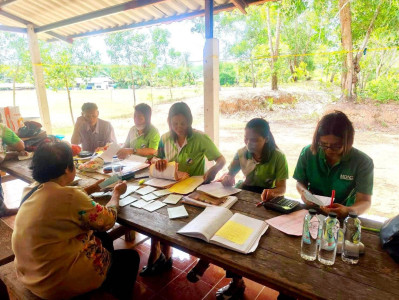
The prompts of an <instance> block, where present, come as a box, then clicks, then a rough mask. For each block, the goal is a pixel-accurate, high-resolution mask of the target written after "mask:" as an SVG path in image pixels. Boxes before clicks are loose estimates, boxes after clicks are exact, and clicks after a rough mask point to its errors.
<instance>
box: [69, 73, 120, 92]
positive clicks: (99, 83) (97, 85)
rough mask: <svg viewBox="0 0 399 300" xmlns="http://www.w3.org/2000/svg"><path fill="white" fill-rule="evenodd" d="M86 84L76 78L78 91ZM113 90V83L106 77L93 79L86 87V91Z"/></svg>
mask: <svg viewBox="0 0 399 300" xmlns="http://www.w3.org/2000/svg"><path fill="white" fill-rule="evenodd" d="M85 85H86V82H85V81H84V80H83V79H82V78H76V86H75V87H76V88H78V89H80V88H82V86H85ZM113 88H114V81H113V80H112V79H111V78H109V77H106V76H103V77H93V78H91V79H90V80H89V81H88V82H87V85H86V89H87V90H108V89H113Z"/></svg>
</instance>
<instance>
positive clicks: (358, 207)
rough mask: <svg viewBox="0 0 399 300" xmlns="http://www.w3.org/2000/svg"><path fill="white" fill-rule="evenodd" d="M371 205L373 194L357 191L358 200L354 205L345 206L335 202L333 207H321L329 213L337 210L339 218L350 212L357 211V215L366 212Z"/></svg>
mask: <svg viewBox="0 0 399 300" xmlns="http://www.w3.org/2000/svg"><path fill="white" fill-rule="evenodd" d="M370 206H371V195H367V194H362V193H356V200H355V203H354V204H353V205H352V206H345V205H342V204H338V203H334V204H333V205H332V207H331V208H330V207H328V206H326V207H321V210H322V211H323V212H325V213H326V214H328V213H329V212H335V213H336V214H337V216H338V218H345V217H346V216H348V214H349V213H350V212H355V213H356V214H357V215H361V214H363V213H365V212H366V211H367V210H368V209H369V208H370Z"/></svg>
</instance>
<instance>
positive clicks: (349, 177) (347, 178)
mask: <svg viewBox="0 0 399 300" xmlns="http://www.w3.org/2000/svg"><path fill="white" fill-rule="evenodd" d="M339 178H340V179H342V180H353V175H344V174H341V176H340V177H339Z"/></svg>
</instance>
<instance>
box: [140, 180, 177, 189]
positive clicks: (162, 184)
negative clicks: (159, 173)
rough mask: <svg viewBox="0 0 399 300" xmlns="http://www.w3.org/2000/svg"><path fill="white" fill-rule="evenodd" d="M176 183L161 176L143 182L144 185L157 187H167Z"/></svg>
mask: <svg viewBox="0 0 399 300" xmlns="http://www.w3.org/2000/svg"><path fill="white" fill-rule="evenodd" d="M175 183H176V181H175V180H167V179H161V178H151V179H150V180H147V181H146V182H145V184H146V185H151V186H154V187H157V188H168V187H170V186H172V185H174V184H175Z"/></svg>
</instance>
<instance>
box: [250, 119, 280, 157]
mask: <svg viewBox="0 0 399 300" xmlns="http://www.w3.org/2000/svg"><path fill="white" fill-rule="evenodd" d="M245 129H252V130H253V131H255V132H256V133H257V134H259V135H260V136H262V137H264V138H267V143H265V145H264V146H263V150H262V163H266V162H268V161H269V160H270V159H271V157H272V155H273V151H274V150H276V149H277V148H278V147H277V145H276V142H275V141H274V137H273V134H272V133H271V131H270V126H269V123H268V122H267V121H266V120H265V119H262V118H254V119H252V120H250V121H249V122H248V123H247V125H246V126H245Z"/></svg>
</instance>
